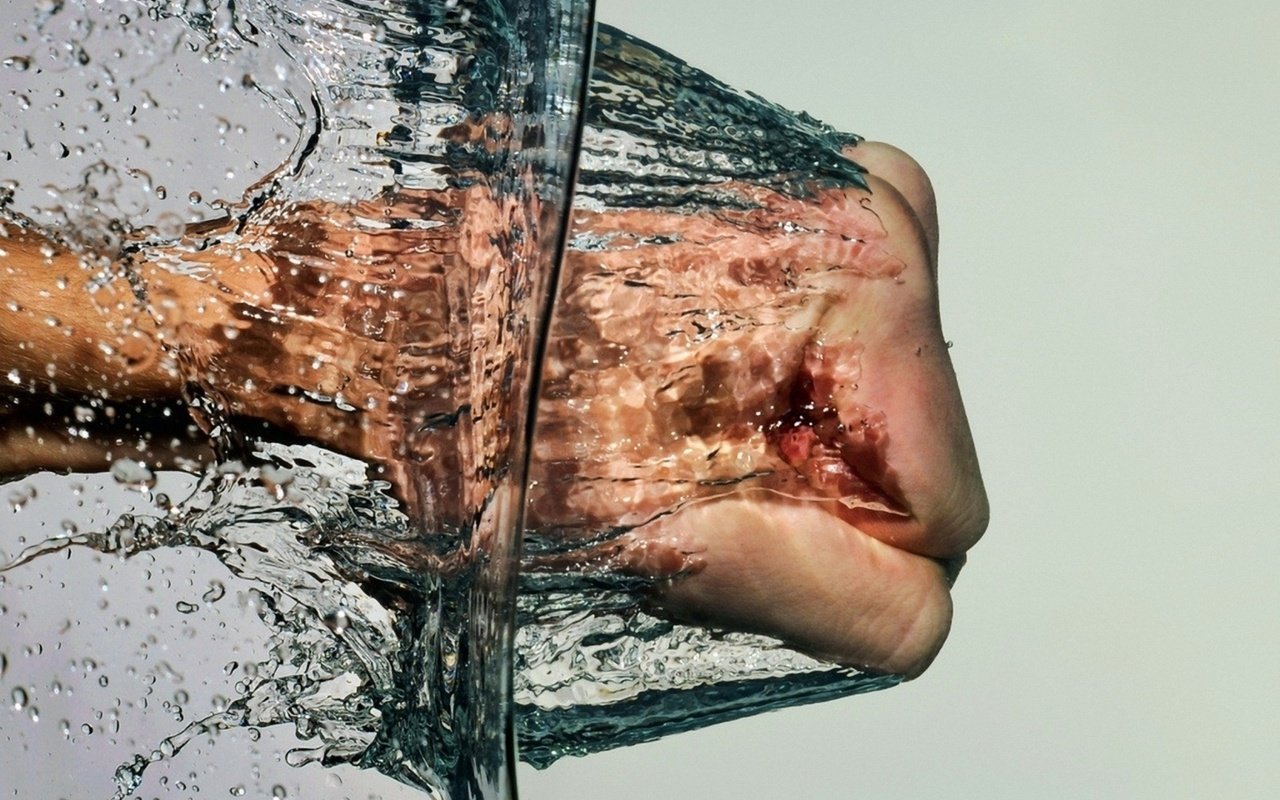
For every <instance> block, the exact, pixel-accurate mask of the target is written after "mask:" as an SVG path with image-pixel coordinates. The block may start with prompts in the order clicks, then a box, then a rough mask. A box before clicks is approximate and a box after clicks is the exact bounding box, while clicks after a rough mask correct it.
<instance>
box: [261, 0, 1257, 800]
mask: <svg viewBox="0 0 1280 800" xmlns="http://www.w3.org/2000/svg"><path fill="white" fill-rule="evenodd" d="M960 5H962V4H942V3H932V4H929V3H924V2H918V1H913V2H904V1H901V0H900V1H899V2H893V3H881V4H878V5H875V6H873V5H871V4H866V3H852V2H848V0H792V1H791V2H788V3H781V2H776V1H775V2H761V1H759V0H751V1H748V0H736V2H710V0H704V1H702V2H697V1H696V0H685V1H684V2H677V1H676V0H644V1H643V2H640V0H600V17H601V19H603V20H605V21H608V22H611V23H614V24H617V25H619V26H620V27H623V28H625V29H627V30H629V31H632V32H634V33H636V34H638V35H640V36H641V37H643V38H646V39H648V40H650V41H652V42H654V43H656V44H659V45H661V46H663V47H665V48H667V49H669V50H671V51H673V52H675V53H677V54H679V55H682V56H684V57H686V58H688V59H689V60H690V61H692V62H693V63H695V64H697V65H698V66H701V67H703V68H705V69H707V70H709V71H710V72H712V73H713V74H715V75H717V76H718V77H721V78H723V79H725V80H727V81H729V82H731V83H733V84H735V85H738V86H742V87H746V88H750V89H753V90H755V91H757V92H759V93H760V94H763V95H764V96H766V97H769V98H771V99H774V100H776V101H778V102H781V103H783V104H785V105H788V106H790V107H792V108H796V109H805V110H808V111H810V112H811V113H813V114H815V115H816V116H818V117H820V118H822V119H825V120H828V121H830V122H832V123H834V124H836V125H838V126H840V127H842V128H846V129H850V130H854V131H858V132H861V133H863V134H866V135H868V136H871V137H874V138H879V139H884V140H887V141H891V142H894V143H896V144H899V145H900V146H902V147H904V148H906V149H907V150H908V151H910V152H912V153H913V154H914V155H915V156H916V157H917V158H918V159H919V160H920V161H921V162H922V163H923V164H924V165H925V166H926V167H927V168H928V170H929V171H930V173H931V174H932V176H933V178H934V182H935V185H936V187H937V190H938V194H939V199H940V207H941V214H942V223H943V245H942V264H941V280H942V284H943V285H942V296H943V313H944V322H945V325H946V330H947V334H948V337H949V338H951V339H953V340H954V341H955V348H954V349H953V351H952V355H953V357H954V359H955V362H956V366H957V369H958V371H959V374H960V379H961V383H962V386H963V388H964V392H965V399H966V405H967V407H968V410H969V415H970V419H971V421H972V424H973V428H974V434H975V437H976V439H977V441H978V446H979V451H980V454H981V456H982V460H983V468H984V472H985V475H986V478H987V483H988V487H989V490H990V493H991V497H992V502H993V507H994V518H993V522H992V526H991V529H990V532H989V533H988V535H987V537H986V539H985V540H984V541H983V542H981V543H980V544H979V546H978V547H977V548H976V549H975V550H974V552H973V557H972V559H971V562H970V565H969V567H968V568H967V569H966V570H965V573H964V575H963V577H962V579H961V581H960V583H959V585H958V586H957V590H956V601H957V618H956V624H955V629H954V631H953V633H952V638H951V641H950V643H949V644H948V646H947V648H946V649H945V650H944V652H943V654H942V656H941V657H940V658H939V660H938V661H937V663H936V664H935V665H934V667H933V669H932V670H931V671H930V672H929V673H928V674H927V675H925V676H924V677H923V678H921V679H920V680H919V681H917V682H915V683H912V684H909V685H906V686H903V687H899V688H897V689H895V690H892V691H890V692H886V693H882V694H879V695H871V696H866V697H859V698H853V699H850V700H846V701H841V702H835V703H829V704H825V705H821V706H814V707H810V708H805V709H793V710H790V711H786V712H780V713H776V714H771V715H765V716H762V717H757V718H754V719H750V720H744V721H741V722H737V723H732V724H728V725H724V726H720V727H717V728H713V729H710V730H706V731H702V732H698V733H692V734H685V735H681V736H676V737H672V738H670V739H668V740H665V741H663V742H659V743H655V744H652V745H646V746H642V747H636V748H632V749H629V750H625V751H619V752H616V753H611V754H605V755H600V756H595V757H592V758H588V759H582V760H571V761H564V762H561V763H560V764H559V765H557V766H555V767H553V768H552V769H551V770H549V771H547V772H543V773H535V772H534V771H532V770H528V769H526V770H524V771H522V773H521V786H522V796H523V798H524V800H577V799H578V798H582V800H597V798H598V799H600V800H632V799H636V800H638V799H639V798H646V800H647V799H648V798H655V797H660V798H670V799H671V800H727V799H728V798H733V799H734V800H755V799H756V798H773V797H787V798H791V797H797V798H799V797H804V798H819V800H822V799H824V798H924V797H939V796H945V797H956V798H983V799H984V800H986V799H990V798H1072V799H1073V800H1074V799H1075V798H1095V797H1097V798H1160V799H1161V800H1164V799H1165V798H1205V797H1215V798H1216V797H1222V798H1271V797H1276V796H1280V759H1277V757H1276V753H1275V745H1276V742H1277V740H1280V720H1278V712H1277V711H1276V708H1277V705H1278V704H1277V703H1276V701H1275V700H1274V698H1273V694H1274V692H1275V689H1274V685H1275V684H1276V683H1277V680H1278V679H1280V647H1278V646H1277V644H1276V639H1275V637H1276V632H1277V629H1278V628H1280V625H1278V624H1277V623H1280V588H1278V585H1277V580H1276V572H1277V567H1276V564H1277V562H1278V561H1280V544H1278V543H1277V537H1276V530H1277V524H1276V523H1277V522H1278V521H1280V520H1278V519H1277V516H1278V515H1277V512H1276V511H1275V507H1274V502H1275V495H1276V494H1277V490H1278V489H1280V467H1277V463H1276V462H1277V457H1278V456H1280V423H1278V422H1277V415H1276V412H1275V411H1274V410H1273V407H1274V406H1275V405H1276V403H1275V398H1276V396H1277V394H1280V377H1278V373H1280V369H1278V366H1277V365H1278V364H1280V345H1278V344H1277V343H1278V342H1280V324H1278V323H1277V317H1278V314H1277V308H1280V302H1278V301H1280V279H1278V278H1277V277H1276V273H1277V270H1278V269H1280V258H1278V256H1280V234H1278V233H1277V220H1278V219H1280V201H1277V199H1276V192H1277V188H1276V187H1277V184H1278V183H1280V169H1278V166H1280V157H1277V155H1276V154H1275V148H1276V147H1277V146H1280V90H1278V89H1277V80H1278V79H1280V57H1278V56H1277V55H1276V47H1275V38H1276V34H1277V31H1280V5H1276V4H1274V3H1264V2H1250V3H1246V2H1225V3H1218V4H1216V5H1215V6H1214V7H1213V8H1212V9H1210V8H1209V7H1208V6H1207V5H1195V6H1193V5H1192V4H1189V3H1174V4H1171V3H1168V2H1149V3H1139V2H1136V0H1121V1H1120V2H1118V3H1117V2H1112V3H1103V2H1100V1H1099V0H1078V1H1077V2H1074V3H1055V4H1039V3H1013V2H1005V3H994V2H987V3H983V4H981V5H980V6H979V7H978V8H977V9H976V10H975V9H972V8H960V7H959V6H960ZM968 5H972V4H968ZM251 132H252V131H251Z"/></svg>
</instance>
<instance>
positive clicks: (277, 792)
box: [271, 783, 289, 800]
mask: <svg viewBox="0 0 1280 800" xmlns="http://www.w3.org/2000/svg"><path fill="white" fill-rule="evenodd" d="M288 796H289V793H288V792H286V791H285V790H284V787H283V786H281V785H280V784H278V783H277V784H276V785H275V786H272V787H271V800H284V798H286V797H288Z"/></svg>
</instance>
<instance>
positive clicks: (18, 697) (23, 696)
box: [9, 686, 30, 711]
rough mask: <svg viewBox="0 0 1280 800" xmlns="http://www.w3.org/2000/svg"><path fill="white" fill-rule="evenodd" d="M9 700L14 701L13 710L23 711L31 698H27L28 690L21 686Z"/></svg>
mask: <svg viewBox="0 0 1280 800" xmlns="http://www.w3.org/2000/svg"><path fill="white" fill-rule="evenodd" d="M9 699H10V700H12V701H13V710H14V711H21V710H22V709H24V708H26V707H27V702H28V701H29V699H30V698H28V697H27V692H26V690H25V689H23V688H22V687H21V686H19V687H18V688H16V689H14V690H13V693H12V694H10V695H9Z"/></svg>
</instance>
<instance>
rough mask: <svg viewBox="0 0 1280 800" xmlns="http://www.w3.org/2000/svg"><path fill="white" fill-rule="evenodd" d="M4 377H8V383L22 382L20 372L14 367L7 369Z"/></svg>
mask: <svg viewBox="0 0 1280 800" xmlns="http://www.w3.org/2000/svg"><path fill="white" fill-rule="evenodd" d="M5 377H6V378H8V379H9V383H12V384H14V385H17V384H19V383H22V373H21V372H18V371H17V370H16V369H11V370H9V374H8V375H6V376H5Z"/></svg>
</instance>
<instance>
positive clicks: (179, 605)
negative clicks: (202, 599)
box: [173, 600, 200, 614]
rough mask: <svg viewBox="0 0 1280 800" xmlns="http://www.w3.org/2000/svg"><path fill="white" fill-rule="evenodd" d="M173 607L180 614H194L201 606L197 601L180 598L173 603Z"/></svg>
mask: <svg viewBox="0 0 1280 800" xmlns="http://www.w3.org/2000/svg"><path fill="white" fill-rule="evenodd" d="M173 607H174V608H176V609H177V610H178V613H179V614H192V613H195V612H196V611H198V610H199V608H200V607H199V606H197V605H196V604H195V603H188V602H187V601H186V600H179V601H178V602H176V603H174V604H173Z"/></svg>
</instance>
